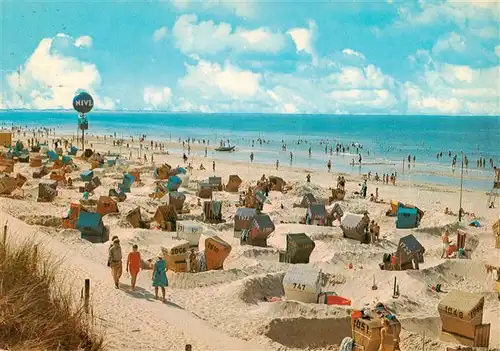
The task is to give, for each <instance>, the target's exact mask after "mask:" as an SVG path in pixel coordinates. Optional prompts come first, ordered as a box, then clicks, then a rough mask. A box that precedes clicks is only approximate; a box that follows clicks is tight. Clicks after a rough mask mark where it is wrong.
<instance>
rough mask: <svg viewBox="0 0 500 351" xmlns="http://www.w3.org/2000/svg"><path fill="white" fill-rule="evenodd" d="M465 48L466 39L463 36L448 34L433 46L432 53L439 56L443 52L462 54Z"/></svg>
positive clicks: (453, 33)
mask: <svg viewBox="0 0 500 351" xmlns="http://www.w3.org/2000/svg"><path fill="white" fill-rule="evenodd" d="M466 48H467V44H466V39H465V37H464V36H462V35H459V34H457V33H455V32H452V33H449V34H448V35H446V36H445V37H443V38H440V39H439V40H438V41H437V42H436V43H435V44H434V46H433V48H432V53H433V54H439V53H441V52H443V51H449V50H451V51H456V52H464V51H465V50H466Z"/></svg>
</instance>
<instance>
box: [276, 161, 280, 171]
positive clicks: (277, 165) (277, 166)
mask: <svg viewBox="0 0 500 351" xmlns="http://www.w3.org/2000/svg"><path fill="white" fill-rule="evenodd" d="M279 167H280V160H276V170H278V168H279Z"/></svg>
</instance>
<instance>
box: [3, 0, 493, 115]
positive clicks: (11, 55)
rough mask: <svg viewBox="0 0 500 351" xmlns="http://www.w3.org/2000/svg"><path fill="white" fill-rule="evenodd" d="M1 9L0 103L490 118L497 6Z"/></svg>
mask: <svg viewBox="0 0 500 351" xmlns="http://www.w3.org/2000/svg"><path fill="white" fill-rule="evenodd" d="M0 6H1V17H2V25H1V26H0V31H1V40H2V45H1V46H0V49H1V56H0V68H1V72H0V79H1V87H2V89H1V92H0V109H21V108H23V109H37V110H39V109H71V108H72V100H73V97H74V96H75V94H76V93H78V92H79V91H87V92H89V93H90V94H91V95H92V96H93V98H94V102H95V109H96V110H97V109H99V110H158V111H174V112H175V111H185V112H202V113H203V112H204V113H213V112H248V113H259V112H262V113H266V112H267V113H306V114H307V113H325V114H398V115H420V114H423V115H426V114H428V115H435V114H439V115H460V114H466V115H500V87H499V86H500V33H499V28H500V2H498V1H487V0H484V1H475V0H441V1H427V0H419V1H409V0H408V1H401V2H399V1H397V0H385V1H382V0H380V1H377V0H371V1H368V0H359V1H354V0H350V1H347V0H346V1H343V2H341V1H322V0H317V1H306V0H303V1H297V0H295V1H292V0H289V1H286V0H283V1H262V0H246V1H239V0H232V1H226V0H218V1H213V0H205V1H194V0H183V1H181V0H171V1H155V0H142V1H137V0H135V1H134V0H128V1H125V0H106V1H98V0H86V1H81V0H64V1H55V0H39V1H36V2H34V1H26V0H12V1H11V0H2V1H1V5H0Z"/></svg>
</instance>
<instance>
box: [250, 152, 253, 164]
mask: <svg viewBox="0 0 500 351" xmlns="http://www.w3.org/2000/svg"><path fill="white" fill-rule="evenodd" d="M250 162H253V152H251V153H250Z"/></svg>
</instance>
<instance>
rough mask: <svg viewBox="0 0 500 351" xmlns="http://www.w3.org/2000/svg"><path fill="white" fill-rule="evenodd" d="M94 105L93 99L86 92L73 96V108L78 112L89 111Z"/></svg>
mask: <svg viewBox="0 0 500 351" xmlns="http://www.w3.org/2000/svg"><path fill="white" fill-rule="evenodd" d="M92 107H94V99H92V96H90V94H88V93H80V94H78V95H77V96H75V97H74V98H73V108H74V109H75V110H76V111H78V112H80V113H89V112H90V111H91V110H92Z"/></svg>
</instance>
